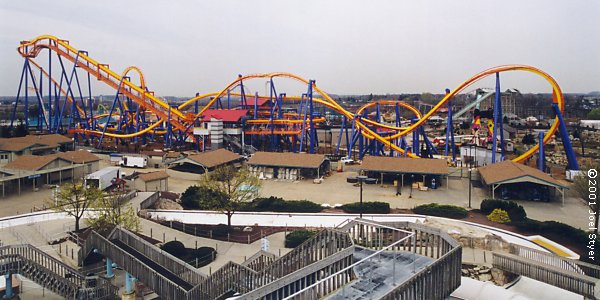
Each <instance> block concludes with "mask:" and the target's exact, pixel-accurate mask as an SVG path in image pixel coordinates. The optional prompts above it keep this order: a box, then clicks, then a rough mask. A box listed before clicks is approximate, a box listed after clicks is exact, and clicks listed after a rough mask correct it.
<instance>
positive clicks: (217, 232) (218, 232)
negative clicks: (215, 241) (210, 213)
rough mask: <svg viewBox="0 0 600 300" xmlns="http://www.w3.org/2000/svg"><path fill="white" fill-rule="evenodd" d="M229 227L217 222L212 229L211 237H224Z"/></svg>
mask: <svg viewBox="0 0 600 300" xmlns="http://www.w3.org/2000/svg"><path fill="white" fill-rule="evenodd" d="M230 230H231V228H229V226H227V225H226V224H218V225H217V226H215V227H214V228H213V229H212V236H213V237H226V236H227V234H228V233H229V232H230Z"/></svg>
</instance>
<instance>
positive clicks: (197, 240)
mask: <svg viewBox="0 0 600 300" xmlns="http://www.w3.org/2000/svg"><path fill="white" fill-rule="evenodd" d="M196 250H198V240H196Z"/></svg>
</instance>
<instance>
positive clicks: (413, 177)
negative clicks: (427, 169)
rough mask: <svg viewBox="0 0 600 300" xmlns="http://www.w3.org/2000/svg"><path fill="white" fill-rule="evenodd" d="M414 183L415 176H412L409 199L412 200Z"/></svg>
mask: <svg viewBox="0 0 600 300" xmlns="http://www.w3.org/2000/svg"><path fill="white" fill-rule="evenodd" d="M413 182H415V174H411V175H410V195H408V198H412V191H413Z"/></svg>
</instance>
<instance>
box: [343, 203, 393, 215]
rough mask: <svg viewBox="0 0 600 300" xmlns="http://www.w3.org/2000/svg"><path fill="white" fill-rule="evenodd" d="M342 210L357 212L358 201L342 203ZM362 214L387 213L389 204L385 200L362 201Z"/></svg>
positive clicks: (358, 207) (350, 212)
mask: <svg viewBox="0 0 600 300" xmlns="http://www.w3.org/2000/svg"><path fill="white" fill-rule="evenodd" d="M342 210H344V212H346V213H349V214H358V213H360V212H361V209H360V202H354V203H348V204H344V205H342ZM362 213H363V214H389V213H390V204H389V203H387V202H377V201H374V202H363V207H362Z"/></svg>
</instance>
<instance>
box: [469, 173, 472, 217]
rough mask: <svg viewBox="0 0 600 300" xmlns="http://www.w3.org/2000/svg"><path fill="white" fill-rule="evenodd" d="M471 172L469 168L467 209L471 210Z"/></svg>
mask: <svg viewBox="0 0 600 300" xmlns="http://www.w3.org/2000/svg"><path fill="white" fill-rule="evenodd" d="M471 172H473V168H469V208H471V186H472V183H471Z"/></svg>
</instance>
